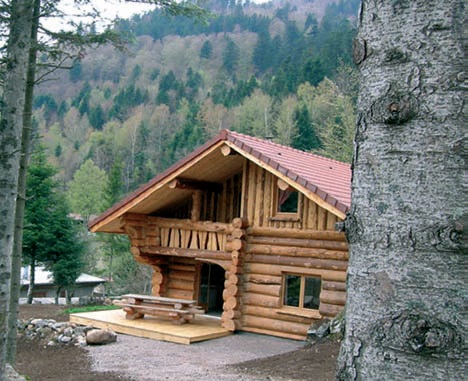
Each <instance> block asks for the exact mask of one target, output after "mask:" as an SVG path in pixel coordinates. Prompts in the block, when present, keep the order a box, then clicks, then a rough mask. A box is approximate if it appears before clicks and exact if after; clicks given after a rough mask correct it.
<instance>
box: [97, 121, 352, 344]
mask: <svg viewBox="0 0 468 381" xmlns="http://www.w3.org/2000/svg"><path fill="white" fill-rule="evenodd" d="M350 188H351V169H350V165H349V164H345V163H341V162H338V161H335V160H331V159H328V158H324V157H321V156H318V155H315V154H312V153H307V152H302V151H299V150H296V149H293V148H290V147H286V146H282V145H279V144H276V143H273V142H271V141H269V140H262V139H259V138H255V137H251V136H247V135H244V134H240V133H237V132H233V131H228V130H223V131H221V132H220V133H219V134H218V135H217V136H216V137H214V138H212V139H211V140H209V141H208V142H206V143H205V144H204V145H203V146H201V147H199V148H198V149H196V150H195V151H194V152H192V153H191V154H189V155H188V156H186V157H185V158H183V159H182V160H180V161H179V162H177V163H176V164H174V165H173V166H171V167H170V168H168V169H167V170H166V171H164V172H163V173H161V174H159V175H158V176H156V177H155V178H153V179H152V180H151V181H150V182H148V183H147V184H145V185H143V186H142V187H140V188H139V189H137V190H136V191H135V192H133V193H131V194H130V195H129V196H127V197H126V198H125V199H123V200H122V201H121V202H119V203H117V204H116V205H114V206H113V207H112V208H110V209H109V210H107V211H105V212H104V213H103V214H102V215H100V216H98V217H97V218H96V219H94V220H93V221H91V222H90V224H89V228H90V230H91V231H92V232H107V233H118V234H127V235H128V237H129V239H130V243H131V248H130V250H131V252H132V254H133V256H134V258H135V260H136V261H138V262H140V263H143V264H146V265H148V266H151V267H152V269H153V275H152V294H153V295H154V296H164V297H172V298H180V299H194V300H197V301H198V303H199V304H200V305H201V306H202V307H203V308H204V309H205V310H206V311H208V313H213V314H218V315H219V316H220V320H221V324H222V325H223V327H225V328H226V329H228V330H231V331H236V330H244V331H249V332H256V333H261V334H269V335H275V336H279V337H286V338H291V339H297V340H303V339H304V338H305V337H306V335H307V329H308V327H309V326H310V324H311V323H312V322H314V320H318V319H322V318H324V317H333V316H335V315H336V314H338V313H339V312H340V311H341V310H342V309H343V307H344V304H345V299H346V289H345V281H346V270H347V263H348V245H347V242H346V239H345V236H344V233H342V232H339V231H336V229H335V225H336V224H337V223H338V222H342V221H343V220H344V218H345V214H346V212H347V211H348V208H349V205H350V193H351V190H350Z"/></svg>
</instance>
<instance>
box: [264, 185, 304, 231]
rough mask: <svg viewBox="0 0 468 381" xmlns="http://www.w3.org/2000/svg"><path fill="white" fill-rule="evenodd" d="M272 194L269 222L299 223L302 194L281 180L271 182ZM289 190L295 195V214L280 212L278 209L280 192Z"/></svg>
mask: <svg viewBox="0 0 468 381" xmlns="http://www.w3.org/2000/svg"><path fill="white" fill-rule="evenodd" d="M272 188H273V189H272V193H273V202H272V211H271V216H272V217H271V218H270V219H271V220H272V221H293V222H297V221H300V220H301V219H300V215H301V209H302V193H301V192H299V191H298V190H297V189H296V188H293V187H291V186H290V185H289V184H286V183H285V182H284V181H282V180H281V179H278V180H277V181H274V182H273V186H272ZM287 190H291V191H292V192H295V193H297V211H296V212H280V211H278V209H279V206H280V205H279V197H280V192H281V191H283V192H284V191H287Z"/></svg>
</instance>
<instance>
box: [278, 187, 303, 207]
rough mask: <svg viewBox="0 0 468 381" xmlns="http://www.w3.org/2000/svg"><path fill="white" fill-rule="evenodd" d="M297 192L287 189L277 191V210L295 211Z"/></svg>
mask: <svg viewBox="0 0 468 381" xmlns="http://www.w3.org/2000/svg"><path fill="white" fill-rule="evenodd" d="M298 199H299V193H298V192H297V191H295V190H291V189H287V190H285V191H282V190H279V191H278V212H279V213H297V209H298V207H297V205H298Z"/></svg>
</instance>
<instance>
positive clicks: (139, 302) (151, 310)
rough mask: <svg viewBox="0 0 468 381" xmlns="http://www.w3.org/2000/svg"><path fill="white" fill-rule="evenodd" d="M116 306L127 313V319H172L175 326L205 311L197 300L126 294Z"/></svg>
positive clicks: (115, 302)
mask: <svg viewBox="0 0 468 381" xmlns="http://www.w3.org/2000/svg"><path fill="white" fill-rule="evenodd" d="M114 304H115V305H117V306H120V307H122V309H123V310H124V311H125V312H126V315H125V318H126V319H130V320H134V319H141V318H143V317H144V316H145V314H148V315H153V316H160V317H166V318H171V319H172V322H173V323H174V324H184V323H188V322H189V321H191V320H192V319H193V318H194V316H195V315H196V314H203V313H205V311H204V310H203V309H202V308H201V307H200V306H197V301H196V300H185V299H174V298H166V297H162V296H151V295H139V294H126V295H122V296H121V299H120V300H114Z"/></svg>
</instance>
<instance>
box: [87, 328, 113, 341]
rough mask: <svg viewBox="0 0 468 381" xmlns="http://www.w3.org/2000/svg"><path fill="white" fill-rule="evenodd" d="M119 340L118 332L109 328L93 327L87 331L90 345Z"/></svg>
mask: <svg viewBox="0 0 468 381" xmlns="http://www.w3.org/2000/svg"><path fill="white" fill-rule="evenodd" d="M115 341H117V334H116V333H115V332H113V331H111V330H108V329H93V330H91V331H88V332H87V333H86V343H87V344H88V345H103V344H109V343H113V342H115Z"/></svg>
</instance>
